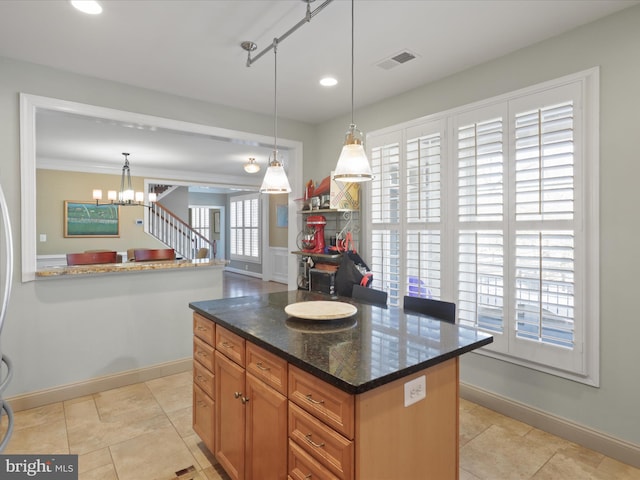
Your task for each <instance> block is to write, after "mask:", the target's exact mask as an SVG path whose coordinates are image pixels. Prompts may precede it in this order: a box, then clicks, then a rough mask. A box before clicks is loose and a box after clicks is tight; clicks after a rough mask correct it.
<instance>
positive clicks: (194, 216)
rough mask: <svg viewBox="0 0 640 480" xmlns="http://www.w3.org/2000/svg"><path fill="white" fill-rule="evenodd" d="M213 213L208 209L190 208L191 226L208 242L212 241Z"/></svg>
mask: <svg viewBox="0 0 640 480" xmlns="http://www.w3.org/2000/svg"><path fill="white" fill-rule="evenodd" d="M212 213H213V210H212V209H211V208H208V207H189V225H190V226H191V228H193V229H194V230H195V231H196V232H198V233H199V234H200V235H202V236H203V237H204V238H206V239H207V240H211V225H212V224H213V222H212V221H211V216H212Z"/></svg>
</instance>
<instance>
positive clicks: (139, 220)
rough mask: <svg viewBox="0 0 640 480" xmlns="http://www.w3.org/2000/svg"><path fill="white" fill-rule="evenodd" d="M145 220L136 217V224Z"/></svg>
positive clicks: (141, 223) (140, 223)
mask: <svg viewBox="0 0 640 480" xmlns="http://www.w3.org/2000/svg"><path fill="white" fill-rule="evenodd" d="M143 224H144V222H143V221H142V219H141V218H136V225H143Z"/></svg>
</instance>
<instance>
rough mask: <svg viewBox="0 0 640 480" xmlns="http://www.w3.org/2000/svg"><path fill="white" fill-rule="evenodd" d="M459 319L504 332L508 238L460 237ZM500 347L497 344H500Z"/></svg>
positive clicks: (483, 233)
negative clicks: (506, 244)
mask: <svg viewBox="0 0 640 480" xmlns="http://www.w3.org/2000/svg"><path fill="white" fill-rule="evenodd" d="M458 319H459V322H460V323H461V324H463V325H469V326H473V327H478V328H481V329H483V330H487V331H489V332H491V333H492V334H502V333H503V332H504V329H505V326H504V234H503V232H502V231H498V230H494V231H491V230H486V231H479V230H474V231H471V230H462V231H460V232H459V237H458ZM496 343H497V341H496Z"/></svg>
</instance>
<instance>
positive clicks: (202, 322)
mask: <svg viewBox="0 0 640 480" xmlns="http://www.w3.org/2000/svg"><path fill="white" fill-rule="evenodd" d="M215 329H216V325H215V323H213V322H212V321H211V320H207V319H206V318H204V317H203V316H202V315H198V314H197V313H194V314H193V334H194V335H195V336H196V337H199V338H201V339H202V340H204V341H205V342H206V343H208V344H209V345H211V346H213V345H214V344H215V341H216V335H215Z"/></svg>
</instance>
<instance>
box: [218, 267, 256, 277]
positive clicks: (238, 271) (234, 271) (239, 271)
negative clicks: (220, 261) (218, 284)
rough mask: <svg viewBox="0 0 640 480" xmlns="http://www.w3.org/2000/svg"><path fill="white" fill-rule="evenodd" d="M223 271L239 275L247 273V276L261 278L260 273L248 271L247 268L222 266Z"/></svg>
mask: <svg viewBox="0 0 640 480" xmlns="http://www.w3.org/2000/svg"><path fill="white" fill-rule="evenodd" d="M224 271H225V272H232V273H239V274H240V275H247V276H249V277H255V278H262V274H261V273H257V272H250V271H249V270H240V269H239V268H233V267H224Z"/></svg>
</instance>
